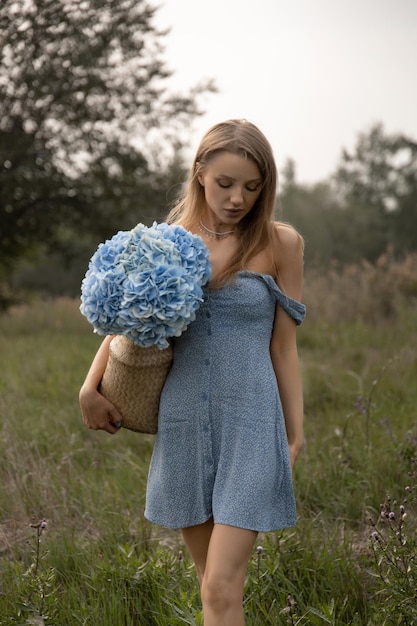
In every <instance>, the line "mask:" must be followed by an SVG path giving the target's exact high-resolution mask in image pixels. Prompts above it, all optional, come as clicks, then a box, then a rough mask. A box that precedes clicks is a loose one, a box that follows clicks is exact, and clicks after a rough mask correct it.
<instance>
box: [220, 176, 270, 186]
mask: <svg viewBox="0 0 417 626" xmlns="http://www.w3.org/2000/svg"><path fill="white" fill-rule="evenodd" d="M217 178H227V179H228V180H236V178H233V176H228V175H227V174H217ZM245 182H246V184H248V183H261V182H262V178H261V177H259V178H251V179H250V180H247V181H245Z"/></svg>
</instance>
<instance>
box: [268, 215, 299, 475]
mask: <svg viewBox="0 0 417 626" xmlns="http://www.w3.org/2000/svg"><path fill="white" fill-rule="evenodd" d="M277 232H278V237H279V268H280V272H279V278H278V281H279V284H280V286H281V289H283V290H284V291H285V294H286V295H287V296H289V297H291V298H294V299H295V300H299V301H300V300H301V293H302V287H303V241H302V239H301V237H300V236H299V235H298V233H297V232H296V231H295V230H294V229H292V228H290V227H288V226H284V225H282V226H281V225H280V226H277ZM271 358H272V363H273V366H274V370H275V375H276V377H277V382H278V389H279V393H280V397H281V403H282V409H283V413H284V419H285V427H286V430H287V438H288V445H289V450H290V457H291V465H292V466H294V463H295V461H296V459H297V457H298V455H299V454H300V452H301V449H302V447H303V440H304V435H303V416H304V407H303V390H302V382H301V373H300V364H299V359H298V351H297V337H296V324H295V322H294V320H293V319H291V318H290V317H289V315H288V314H287V313H286V312H285V311H284V310H283V309H282V307H280V306H279V305H278V306H277V311H276V314H275V320H274V327H273V332H272V339H271Z"/></svg>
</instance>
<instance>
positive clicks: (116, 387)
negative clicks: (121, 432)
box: [100, 335, 172, 435]
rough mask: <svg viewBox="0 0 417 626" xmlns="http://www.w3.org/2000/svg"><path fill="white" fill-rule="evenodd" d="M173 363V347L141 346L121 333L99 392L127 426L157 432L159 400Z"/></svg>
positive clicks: (125, 426)
mask: <svg viewBox="0 0 417 626" xmlns="http://www.w3.org/2000/svg"><path fill="white" fill-rule="evenodd" d="M171 365H172V347H171V346H170V347H169V348H166V349H165V350H160V349H159V348H157V347H156V346H151V347H149V348H141V347H140V346H137V345H136V344H134V343H133V341H131V340H130V339H127V338H126V337H124V336H122V335H117V336H116V337H114V338H113V339H112V341H111V342H110V348H109V359H108V362H107V367H106V370H105V372H104V375H103V379H102V381H101V385H100V392H101V393H102V394H103V396H105V397H106V398H107V399H108V400H110V402H111V403H112V404H114V406H115V407H116V409H117V410H118V411H119V413H120V414H121V416H122V426H123V427H124V428H128V429H129V430H134V431H136V432H139V433H147V434H151V435H153V434H155V433H156V432H157V430H158V410H159V399H160V396H161V391H162V387H163V386H164V383H165V379H166V377H167V375H168V372H169V370H170V368H171Z"/></svg>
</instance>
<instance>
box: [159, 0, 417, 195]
mask: <svg viewBox="0 0 417 626" xmlns="http://www.w3.org/2000/svg"><path fill="white" fill-rule="evenodd" d="M159 2H160V5H159V6H160V8H159V10H158V12H157V15H156V19H155V24H156V25H157V26H158V27H170V28H171V32H170V34H169V35H168V36H167V37H166V38H165V40H164V42H165V43H164V45H165V58H166V61H167V64H168V66H169V67H170V68H171V69H172V70H173V71H174V77H173V78H172V79H171V84H172V86H173V87H174V88H178V89H180V90H186V89H187V88H188V87H192V86H194V85H195V84H196V83H198V82H200V81H201V80H202V79H205V78H213V79H214V80H215V81H216V83H217V86H218V88H219V93H217V94H214V95H211V96H208V97H207V98H206V99H205V100H204V102H203V105H204V108H205V110H206V111H207V114H206V115H205V116H204V117H202V118H200V119H198V120H196V122H195V124H194V126H193V128H191V129H190V137H191V146H192V154H191V156H193V154H194V152H195V150H196V148H197V146H198V143H199V141H200V139H201V136H202V135H203V134H204V132H205V131H206V130H208V128H209V127H210V126H211V125H212V124H215V123H217V122H220V121H223V120H226V119H229V118H236V117H238V118H246V119H248V120H250V121H251V122H254V123H255V124H257V125H258V126H259V127H260V128H261V130H262V131H263V132H264V133H265V135H266V136H267V137H268V139H269V141H270V142H271V144H272V147H273V149H274V153H275V157H276V160H277V163H278V169H279V170H280V169H281V168H282V166H283V164H284V162H285V159H287V158H289V157H290V158H292V159H294V161H295V163H296V168H297V180H298V182H301V183H315V182H319V181H321V180H324V179H325V178H326V177H327V176H328V175H329V174H331V173H332V172H333V171H334V170H335V169H336V165H337V162H338V160H339V157H340V153H341V150H342V148H343V147H346V148H348V149H351V148H352V147H353V146H354V144H355V142H356V138H357V135H358V133H360V132H364V131H366V130H368V129H369V128H370V126H371V125H372V124H373V123H374V122H377V121H381V122H382V123H383V124H384V127H385V130H386V132H389V133H391V132H403V133H405V134H408V135H410V136H411V137H413V138H414V139H415V140H417V0H292V1H290V0H287V1H286V2H284V1H282V0H253V1H252V0H205V1H202V0H159Z"/></svg>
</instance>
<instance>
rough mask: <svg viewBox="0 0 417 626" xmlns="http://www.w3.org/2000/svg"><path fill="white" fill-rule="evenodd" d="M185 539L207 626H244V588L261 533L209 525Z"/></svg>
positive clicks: (194, 529) (189, 531)
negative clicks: (251, 558) (253, 552)
mask: <svg viewBox="0 0 417 626" xmlns="http://www.w3.org/2000/svg"><path fill="white" fill-rule="evenodd" d="M183 536H184V540H185V542H186V544H187V547H188V549H189V550H190V553H191V556H192V557H193V560H194V562H195V564H196V568H197V574H198V577H199V581H200V587H201V597H202V602H203V613H204V624H205V626H244V623H245V619H244V613H243V588H244V584H245V576H246V570H247V566H248V561H249V558H250V555H251V551H252V548H253V545H254V543H255V540H256V537H257V533H256V532H254V531H252V530H245V529H243V528H236V527H234V526H226V525H223V524H215V525H214V526H213V523H212V522H211V528H210V523H209V522H206V524H202V525H200V526H194V527H192V528H189V529H184V530H183Z"/></svg>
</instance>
